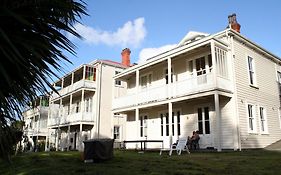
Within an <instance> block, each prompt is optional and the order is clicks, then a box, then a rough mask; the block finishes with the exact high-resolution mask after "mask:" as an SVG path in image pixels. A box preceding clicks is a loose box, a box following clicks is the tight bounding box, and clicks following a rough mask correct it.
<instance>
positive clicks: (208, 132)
mask: <svg viewBox="0 0 281 175" xmlns="http://www.w3.org/2000/svg"><path fill="white" fill-rule="evenodd" d="M205 133H206V134H210V122H209V121H205Z"/></svg>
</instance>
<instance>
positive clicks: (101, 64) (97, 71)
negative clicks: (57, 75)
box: [48, 59, 130, 150]
mask: <svg viewBox="0 0 281 175" xmlns="http://www.w3.org/2000/svg"><path fill="white" fill-rule="evenodd" d="M124 61H126V60H125V59H124V60H123V63H122V64H121V63H117V62H113V61H109V60H96V61H93V62H92V63H90V64H84V65H81V66H80V67H78V68H76V69H75V70H73V71H72V72H70V73H68V74H66V75H65V76H63V77H62V78H61V79H59V80H58V81H57V82H55V83H54V87H55V88H56V89H57V92H58V93H56V92H53V93H52V95H51V97H50V112H49V118H48V128H49V129H50V130H51V129H54V131H55V132H49V135H48V136H49V138H50V140H52V138H53V140H54V141H53V142H51V141H50V142H49V148H51V147H52V145H53V146H54V147H55V148H56V150H83V141H84V140H87V139H91V138H112V137H113V135H114V133H113V132H114V128H115V127H114V126H115V123H117V124H116V127H121V125H122V120H124V119H123V118H122V116H121V119H120V116H118V118H117V117H114V118H112V111H111V101H112V98H113V97H112V95H113V93H117V92H120V93H122V91H123V89H125V88H124V86H123V84H121V82H120V81H116V82H113V76H114V75H115V74H117V73H119V72H121V71H122V70H123V69H124V68H126V67H128V66H130V65H129V64H130V63H129V62H124ZM123 123H124V122H123ZM121 128H122V127H121ZM117 129H119V128H117ZM117 129H115V130H117ZM115 132H117V131H115ZM118 132H119V131H118ZM116 134H117V135H118V137H120V134H119V133H116Z"/></svg>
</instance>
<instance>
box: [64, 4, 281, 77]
mask: <svg viewBox="0 0 281 175" xmlns="http://www.w3.org/2000/svg"><path fill="white" fill-rule="evenodd" d="M85 2H86V3H87V8H88V13H89V15H90V16H84V17H83V18H82V21H81V22H82V25H81V24H77V25H75V26H76V29H77V31H78V32H79V33H80V34H81V35H82V36H84V38H85V39H84V40H78V39H74V38H72V37H71V36H69V38H70V39H71V40H72V41H73V42H74V43H75V44H76V46H77V50H76V51H77V56H76V57H73V56H71V55H69V58H70V60H71V61H72V62H73V64H72V65H71V64H64V66H63V67H64V68H65V71H66V72H68V71H71V70H73V69H74V68H75V67H77V66H79V65H81V64H83V63H89V62H91V61H93V60H95V59H110V60H113V61H118V62H120V60H121V58H120V52H121V50H122V49H123V48H125V47H129V48H130V49H131V51H132V53H131V63H138V62H139V61H140V58H141V60H143V59H144V57H148V56H149V55H151V54H153V52H157V51H158V50H159V48H170V47H171V46H173V45H175V44H177V43H178V42H179V41H180V40H181V39H182V38H183V37H184V36H185V35H186V34H187V32H188V31H199V32H205V33H210V34H213V33H216V32H219V31H221V30H224V29H225V27H226V26H227V24H228V18H227V17H228V15H230V14H232V13H236V14H237V21H238V23H240V24H241V34H242V35H244V36H246V37H247V38H248V39H250V40H252V41H254V42H255V43H257V44H259V45H261V46H262V47H264V48H265V49H267V50H269V51H271V52H272V53H273V54H276V55H277V56H279V57H280V56H281V36H280V34H279V31H280V29H281V20H280V19H279V17H280V7H281V1H279V0H275V1H274V0H268V1H266V0H259V1H254V0H248V1H243V0H235V1H234V0H233V1H230V0H224V1H223V0H217V1H207V0H205V1H203V0H200V1H189V0H174V1H171V0H139V1H137V0H118V1H116V0H115V1H114V0H87V1H85Z"/></svg>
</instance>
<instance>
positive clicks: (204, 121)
mask: <svg viewBox="0 0 281 175" xmlns="http://www.w3.org/2000/svg"><path fill="white" fill-rule="evenodd" d="M197 112H198V131H199V134H210V133H211V129H210V114H209V107H204V108H198V109H197Z"/></svg>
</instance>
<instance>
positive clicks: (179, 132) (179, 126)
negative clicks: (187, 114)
mask: <svg viewBox="0 0 281 175" xmlns="http://www.w3.org/2000/svg"><path fill="white" fill-rule="evenodd" d="M177 119H178V135H181V125H180V111H178V112H177Z"/></svg>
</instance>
